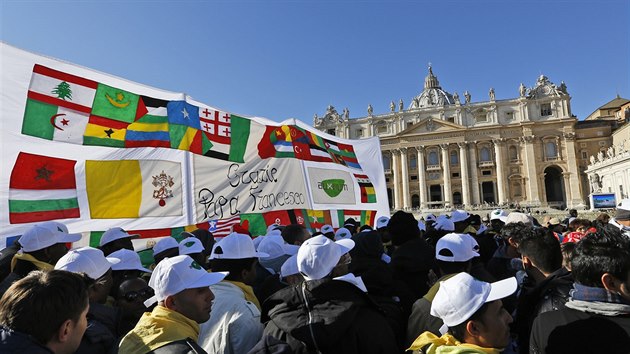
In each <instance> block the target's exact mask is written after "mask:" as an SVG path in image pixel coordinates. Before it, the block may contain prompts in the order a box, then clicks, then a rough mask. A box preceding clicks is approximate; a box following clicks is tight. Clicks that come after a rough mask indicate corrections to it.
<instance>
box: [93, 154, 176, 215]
mask: <svg viewBox="0 0 630 354" xmlns="http://www.w3.org/2000/svg"><path fill="white" fill-rule="evenodd" d="M85 179H86V188H87V196H88V203H89V205H90V215H91V217H92V218H93V219H117V218H139V217H144V216H180V215H182V213H183V196H182V174H181V165H180V164H179V163H177V162H171V161H161V160H122V161H93V160H88V161H86V162H85Z"/></svg>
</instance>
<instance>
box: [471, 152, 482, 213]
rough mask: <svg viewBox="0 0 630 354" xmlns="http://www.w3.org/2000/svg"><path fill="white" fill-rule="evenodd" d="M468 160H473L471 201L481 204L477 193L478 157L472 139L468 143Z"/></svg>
mask: <svg viewBox="0 0 630 354" xmlns="http://www.w3.org/2000/svg"><path fill="white" fill-rule="evenodd" d="M470 161H472V162H473V165H472V174H471V179H472V183H471V184H472V202H473V203H474V204H481V197H480V195H481V194H480V193H479V172H478V171H479V168H478V167H477V164H478V161H479V159H478V158H477V142H476V141H473V142H471V143H470Z"/></svg>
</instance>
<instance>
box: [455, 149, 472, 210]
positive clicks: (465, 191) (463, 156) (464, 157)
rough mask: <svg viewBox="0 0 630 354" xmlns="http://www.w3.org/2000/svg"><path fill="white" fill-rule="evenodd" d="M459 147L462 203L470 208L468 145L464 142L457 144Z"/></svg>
mask: <svg viewBox="0 0 630 354" xmlns="http://www.w3.org/2000/svg"><path fill="white" fill-rule="evenodd" d="M457 146H458V147H459V165H460V166H461V179H462V202H463V203H464V205H465V206H470V185H469V184H470V181H469V180H468V151H466V149H467V148H468V143H467V142H465V141H462V142H459V143H457Z"/></svg>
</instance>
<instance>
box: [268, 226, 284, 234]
mask: <svg viewBox="0 0 630 354" xmlns="http://www.w3.org/2000/svg"><path fill="white" fill-rule="evenodd" d="M280 226H281V225H278V224H271V225H269V226H267V234H269V233H270V232H271V231H274V230H278V231H280V230H279V229H278V228H279V227H280Z"/></svg>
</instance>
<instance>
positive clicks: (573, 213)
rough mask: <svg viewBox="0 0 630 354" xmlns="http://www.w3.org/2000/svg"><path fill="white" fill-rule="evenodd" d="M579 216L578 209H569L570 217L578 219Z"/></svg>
mask: <svg viewBox="0 0 630 354" xmlns="http://www.w3.org/2000/svg"><path fill="white" fill-rule="evenodd" d="M577 216H578V212H577V210H576V209H569V217H571V218H577Z"/></svg>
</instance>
